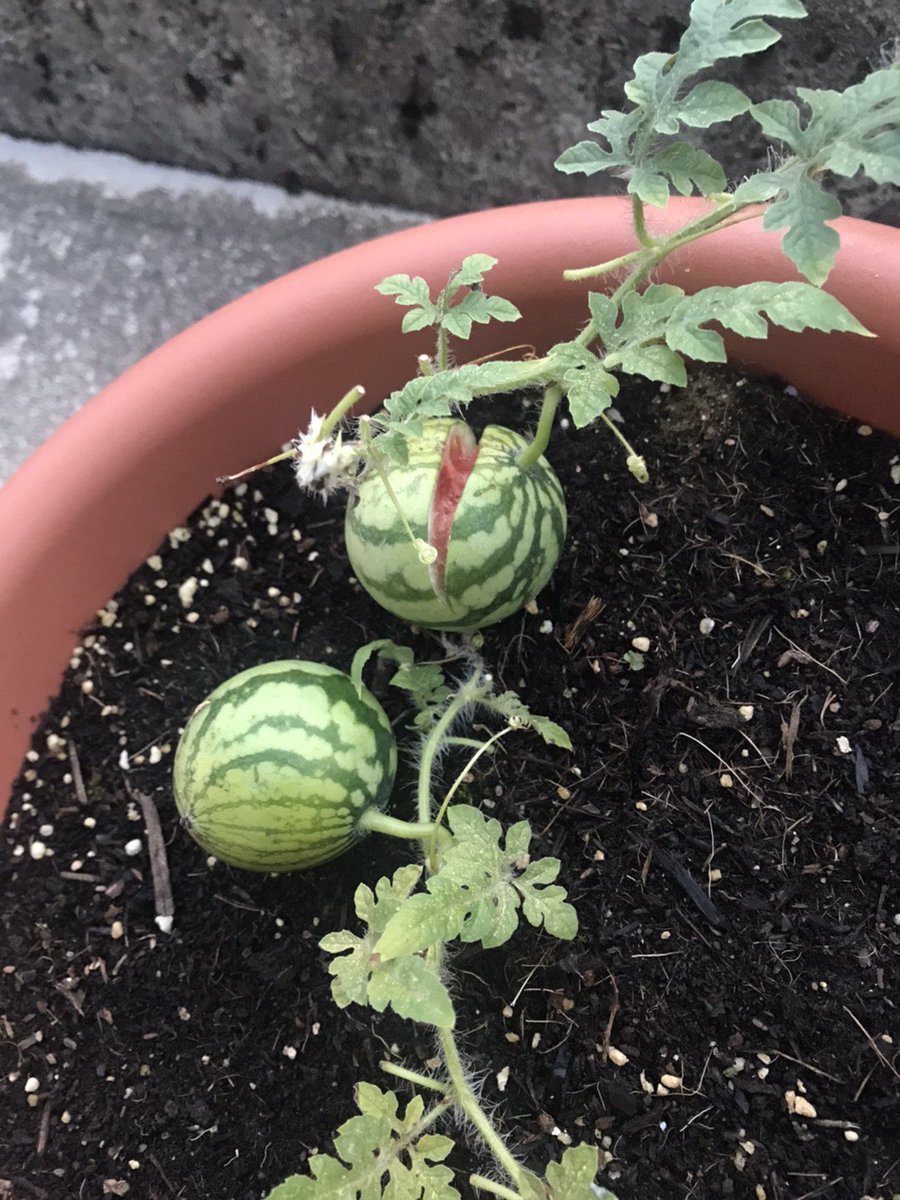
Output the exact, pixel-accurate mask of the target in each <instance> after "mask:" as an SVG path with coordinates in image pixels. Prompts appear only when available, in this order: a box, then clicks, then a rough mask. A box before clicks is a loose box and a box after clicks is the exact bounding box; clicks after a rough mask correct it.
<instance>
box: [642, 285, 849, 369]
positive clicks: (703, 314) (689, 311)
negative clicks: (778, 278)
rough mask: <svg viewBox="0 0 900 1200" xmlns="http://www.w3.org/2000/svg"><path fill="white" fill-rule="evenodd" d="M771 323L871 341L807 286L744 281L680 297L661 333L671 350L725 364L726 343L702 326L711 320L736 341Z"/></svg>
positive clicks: (830, 300) (757, 334) (763, 331)
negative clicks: (729, 286)
mask: <svg viewBox="0 0 900 1200" xmlns="http://www.w3.org/2000/svg"><path fill="white" fill-rule="evenodd" d="M766 318H768V321H770V322H771V323H772V324H773V325H780V326H782V328H784V329H790V330H792V331H794V332H798V331H799V330H802V329H819V330H822V331H824V332H826V333H833V332H840V333H857V334H861V335H863V336H865V337H871V336H872V335H871V334H870V333H869V331H868V330H867V329H866V328H865V327H864V326H863V325H861V324H860V323H859V321H857V319H856V317H854V316H853V314H852V313H851V312H849V311H848V310H847V309H846V308H845V307H844V306H843V304H841V302H840V301H839V300H836V299H835V298H834V296H829V294H828V293H827V292H823V291H822V290H821V289H820V288H817V287H813V286H812V284H809V283H769V282H766V281H760V282H759V283H746V284H743V285H742V286H741V287H734V288H727V287H709V288H703V289H702V290H701V291H699V292H695V293H694V294H693V295H692V296H685V297H684V298H683V299H682V300H680V301H679V303H677V304H676V305H675V307H674V309H672V311H671V313H670V315H669V320H668V323H667V325H666V329H665V337H666V344H667V345H668V346H669V347H671V349H672V350H676V351H678V352H679V353H681V354H686V355H688V357H690V358H696V359H700V360H702V361H703V362H725V357H726V356H725V343H724V342H723V341H722V338H721V337H720V336H719V334H718V333H716V332H714V331H713V330H710V329H705V328H702V327H703V326H704V325H706V324H708V323H709V322H711V321H715V322H716V324H718V325H721V326H722V327H723V328H725V329H731V330H733V331H734V332H735V333H738V334H740V335H741V337H748V338H764V337H766V336H767V335H768V332H769V326H768V324H767V322H766Z"/></svg>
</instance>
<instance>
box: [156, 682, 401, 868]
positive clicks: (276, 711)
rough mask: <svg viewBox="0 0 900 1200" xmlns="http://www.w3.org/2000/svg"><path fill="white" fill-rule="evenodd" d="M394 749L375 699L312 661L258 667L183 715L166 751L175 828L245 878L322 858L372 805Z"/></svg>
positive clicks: (343, 846) (335, 851)
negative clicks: (170, 759) (170, 753)
mask: <svg viewBox="0 0 900 1200" xmlns="http://www.w3.org/2000/svg"><path fill="white" fill-rule="evenodd" d="M396 768H397V744H396V741H395V739H394V734H393V731H392V729H391V725H390V722H389V721H388V718H387V716H386V714H385V712H384V710H383V709H382V707H381V705H380V704H379V703H378V701H377V700H376V699H375V697H374V696H373V695H372V694H371V693H370V692H368V691H367V690H366V689H365V688H363V689H362V692H361V694H360V693H358V692H357V689H356V687H355V686H354V684H353V683H352V681H351V680H350V678H349V677H348V676H347V675H345V674H344V673H343V672H342V671H338V670H336V669H335V668H334V667H329V666H325V665H324V664H321V663H313V662H302V661H293V660H286V661H282V662H270V663H264V664H262V665H261V666H257V667H251V668H250V670H248V671H242V672H241V673H240V674H239V675H235V676H233V677H232V678H231V679H229V680H227V681H226V682H225V683H223V684H222V685H221V686H220V687H218V688H216V690H215V691H214V692H212V693H211V695H210V696H209V697H208V698H207V699H206V700H204V701H203V703H202V704H200V705H199V707H198V708H197V709H196V710H195V711H194V713H193V714H192V715H191V718H190V720H189V721H188V724H187V726H186V728H185V730H184V733H183V734H182V736H181V740H180V742H179V744H178V749H177V751H176V754H175V765H174V779H173V783H174V791H175V800H176V804H177V806H178V810H179V812H180V813H181V817H182V824H183V825H184V826H185V828H187V829H188V831H189V832H190V833H191V835H192V837H194V838H195V839H196V840H197V841H198V842H199V843H200V845H201V846H202V847H203V848H204V849H205V850H206V851H207V852H208V853H209V854H213V855H215V857H216V858H218V859H221V860H222V862H226V863H228V864H230V865H231V866H234V867H242V868H243V869H245V870H248V871H297V870H302V869H304V868H307V867H314V866H317V865H318V864H319V863H323V862H327V861H328V860H329V859H331V858H335V857H337V855H339V854H342V853H343V852H344V851H345V850H347V849H348V848H349V847H350V846H351V845H352V844H353V843H354V842H355V841H357V840H358V838H360V837H362V836H364V833H365V831H364V830H361V829H360V828H359V821H360V818H361V816H362V814H363V813H364V812H366V811H368V810H370V809H372V808H377V809H379V810H380V809H382V808H383V807H384V806H385V804H386V803H387V800H388V798H389V796H390V793H391V788H392V786H393V782H394V774H395V772H396Z"/></svg>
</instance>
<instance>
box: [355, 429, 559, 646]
mask: <svg viewBox="0 0 900 1200" xmlns="http://www.w3.org/2000/svg"><path fill="white" fill-rule="evenodd" d="M458 425H459V422H455V421H453V420H452V419H448V418H435V419H434V420H430V421H426V422H425V427H424V432H423V437H422V438H421V439H419V440H417V441H416V442H415V443H413V445H412V447H411V450H410V463H409V465H405V466H400V465H393V466H391V467H389V468H388V472H389V481H390V484H391V487H392V489H393V491H394V493H395V495H396V497H397V500H398V502H399V504H400V506H401V508H402V509H403V513H404V515H405V517H406V519H407V520H408V521H409V524H410V526H411V527H412V529H413V533H414V534H415V535H416V536H417V537H421V538H423V539H426V540H427V536H428V529H429V515H430V512H431V507H432V502H433V498H434V496H435V490H436V487H437V483H438V477H439V472H440V469H441V463H442V454H443V452H444V447H445V444H446V443H447V441H448V437H449V435H450V432H451V430H452V429H453V428H454V426H457V427H458ZM527 445H528V443H527V441H526V440H525V439H524V438H522V437H521V436H520V435H519V434H517V433H514V432H513V431H512V430H509V429H504V428H502V427H500V426H496V425H492V426H489V427H488V428H487V429H486V430H485V431H484V434H483V436H482V439H481V443H480V450H479V453H478V456H477V459H476V460H475V463H474V467H472V469H471V474H470V475H469V477H468V479H467V481H466V483H465V487H464V488H463V491H462V496H461V498H460V500H459V504H458V506H457V508H456V511H455V514H454V516H453V521H452V525H451V526H450V539H449V545H448V547H447V558H446V570H445V574H444V580H443V593H442V594H437V592H436V590H435V587H434V586H433V579H432V577H431V576H430V574H429V570H428V567H427V565H426V564H424V563H422V562H421V561H420V560H419V557H418V554H417V551H416V548H415V547H414V546H413V544H412V543H411V542H410V539H409V536H408V534H407V533H406V531H405V530H404V528H403V524H402V522H401V520H400V517H399V514H398V513H397V511H396V509H395V507H394V505H393V504H392V503H391V501H390V498H389V496H388V494H387V490H386V488H385V487H384V483H383V481H382V479H381V477H380V476H379V475H378V474H377V473H374V472H373V473H372V474H370V475H369V476H367V478H366V479H365V480H364V481H363V483H362V484H361V486H360V490H359V494H358V496H357V497H356V498H355V499H354V500H353V501H351V504H350V506H349V508H348V511H347V518H346V524H345V539H346V544H347V551H348V554H349V557H350V563H351V566H352V568H353V571H354V573H355V574H356V577H357V578H358V579H359V581H360V583H362V585H363V587H365V589H366V590H367V591H368V592H369V594H370V595H371V596H372V597H373V598H374V599H375V600H376V601H377V602H378V603H379V604H381V605H382V606H383V607H384V608H386V609H387V610H388V611H389V612H392V613H394V614H395V615H396V616H399V617H402V618H403V619H404V620H407V621H410V622H412V623H414V624H418V625H426V626H430V627H432V628H436V629H447V630H462V629H473V628H478V627H481V626H484V625H490V624H493V623H494V622H495V621H499V620H502V618H503V617H506V616H509V615H510V614H511V613H514V612H516V611H517V610H518V609H519V608H521V607H522V606H523V605H524V604H527V603H528V601H529V600H531V599H533V598H534V596H536V595H537V593H538V592H539V591H540V590H541V588H543V587H544V586H545V585H546V583H547V581H548V580H549V578H550V576H551V574H552V573H553V569H554V567H555V566H556V562H557V560H558V558H559V554H560V552H561V550H562V545H563V542H564V540H565V530H566V507H565V498H564V496H563V492H562V488H561V487H560V484H559V480H558V479H557V478H556V475H555V473H554V472H553V469H552V468H551V467H550V465H549V463H547V461H546V460H545V459H544V458H540V459H539V460H538V461H537V462H536V463H535V464H534V466H533V467H530V468H523V467H521V466H520V463H519V458H520V456H521V454H522V452H523V451H524V450H525V448H526V447H527Z"/></svg>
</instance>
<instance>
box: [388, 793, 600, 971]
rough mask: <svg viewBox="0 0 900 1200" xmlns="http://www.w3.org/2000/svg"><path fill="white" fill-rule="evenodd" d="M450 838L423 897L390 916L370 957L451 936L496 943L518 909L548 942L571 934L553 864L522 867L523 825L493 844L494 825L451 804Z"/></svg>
mask: <svg viewBox="0 0 900 1200" xmlns="http://www.w3.org/2000/svg"><path fill="white" fill-rule="evenodd" d="M447 821H448V824H449V825H450V829H451V832H452V835H453V841H452V844H451V845H450V847H449V848H448V849H446V850H444V851H443V853H442V857H441V865H440V868H439V870H438V871H437V872H436V873H435V874H434V875H432V876H431V877H430V878H429V879H428V880H427V881H426V884H425V886H426V888H427V892H420V893H418V894H417V895H415V896H413V897H411V898H410V899H409V900H408V901H407V903H406V904H404V905H403V907H402V908H401V909H400V910H399V911H398V912H397V913H396V914H395V915H394V916H393V917H392V918H391V920H390V921H389V923H388V925H387V927H386V928H385V930H384V932H383V934H382V936H381V937H380V938H379V940H378V942H377V943H376V944H375V947H374V952H375V953H376V954H377V955H378V956H379V957H380V959H381V960H382V961H390V960H393V959H394V958H395V957H396V958H400V959H401V961H404V960H405V959H404V956H408V955H411V954H416V953H418V952H419V951H422V950H425V949H426V948H427V947H428V946H431V945H433V944H434V943H435V942H438V941H449V940H450V939H451V938H456V937H458V938H459V939H460V940H461V941H463V942H481V944H482V945H483V946H485V947H486V948H490V947H493V946H499V945H502V944H503V943H504V942H506V941H508V940H509V938H510V937H512V935H513V933H515V931H516V929H517V927H518V923H519V918H518V914H519V909H520V908H521V910H522V912H523V914H524V916H525V918H526V920H527V921H529V923H530V924H532V925H535V926H538V925H540V924H541V923H543V925H544V928H545V929H546V931H547V932H548V933H550V934H551V935H553V936H555V937H560V938H565V939H571V938H573V937H574V936H575V934H576V933H577V930H578V919H577V916H576V914H575V910H574V908H573V907H572V906H571V905H570V904H568V903H566V900H565V897H566V893H565V889H564V888H562V887H561V886H559V885H554V883H553V881H554V880H555V879H556V877H557V875H558V874H559V869H560V864H559V860H558V859H555V858H544V859H540V860H538V861H537V862H535V863H532V862H530V860H529V856H528V846H529V843H530V840H531V829H530V827H529V825H528V823H527V821H521V822H519V823H518V824H516V825H514V826H512V828H511V829H510V830H509V831H508V833H507V835H506V839H505V845H502V844H501V835H502V829H501V826H500V823H499V821H495V820H493V819H489V818H486V817H484V816H483V815H482V813H480V812H479V811H478V810H477V809H475V808H470V807H469V806H467V805H454V806H453V807H451V808H450V809H449V810H448V812H447Z"/></svg>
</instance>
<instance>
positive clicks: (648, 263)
mask: <svg viewBox="0 0 900 1200" xmlns="http://www.w3.org/2000/svg"><path fill="white" fill-rule="evenodd" d="M747 207H750V206H748V205H735V203H734V201H732V200H729V201H728V202H727V203H726V204H721V205H720V206H719V207H718V208H716V209H714V210H713V212H711V213H706V214H705V215H704V216H702V217H698V218H697V219H696V220H695V221H691V222H690V224H688V225H685V227H684V228H683V229H680V230H678V232H677V233H673V234H672V235H671V237H668V238H666V239H665V240H664V241H661V242H660V241H653V240H652V239H651V242H650V243H642V246H643V248H642V249H640V250H633V251H631V252H630V253H629V254H624V255H622V256H621V257H620V258H614V259H611V260H610V261H609V262H606V263H600V264H599V265H597V266H594V267H576V268H574V269H569V270H566V271H563V279H567V280H569V281H570V282H577V281H578V280H582V279H593V278H594V277H595V276H597V275H606V274H608V273H609V272H610V271H612V270H615V269H616V268H617V267H620V266H625V265H627V264H629V263H631V262H638V263H639V264H640V265H639V267H638V270H637V274H639V275H640V276H641V278H644V277H646V276H647V275H649V274H651V273H652V272H653V271H655V270H656V268H657V267H658V266H659V264H660V263H661V262H662V261H663V259H665V258H668V256H669V255H670V254H671V253H672V252H673V251H674V250H678V249H680V247H682V246H686V245H687V244H688V243H689V242H693V241H696V239H697V238H698V237H704V236H705V235H706V234H707V233H711V232H712V231H713V230H714V229H716V227H723V226H726V222H727V223H728V224H737V221H732V220H731V218H732V217H734V216H735V215H736V214H737V213H739V212H741V211H742V210H743V209H745V208H747ZM752 208H753V212H750V213H746V214H745V215H744V216H741V217H740V218H739V220H741V221H749V220H752V219H753V218H754V217H756V216H758V215H759V206H758V205H753V206H752Z"/></svg>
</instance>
